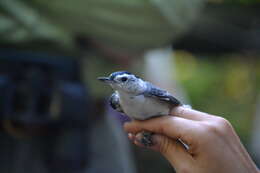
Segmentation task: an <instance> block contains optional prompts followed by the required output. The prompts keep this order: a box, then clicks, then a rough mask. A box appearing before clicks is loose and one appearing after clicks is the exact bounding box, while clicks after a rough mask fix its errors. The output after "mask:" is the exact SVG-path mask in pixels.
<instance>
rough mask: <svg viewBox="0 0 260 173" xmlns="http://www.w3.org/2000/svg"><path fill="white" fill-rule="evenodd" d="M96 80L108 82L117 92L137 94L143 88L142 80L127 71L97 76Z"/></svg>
mask: <svg viewBox="0 0 260 173" xmlns="http://www.w3.org/2000/svg"><path fill="white" fill-rule="evenodd" d="M98 80H100V81H102V82H105V83H107V84H109V85H110V86H111V87H112V88H113V89H114V90H117V91H119V92H125V93H130V94H139V93H142V92H143V91H144V90H145V83H144V81H143V80H142V79H141V78H139V77H137V76H135V75H134V74H132V73H129V72H127V71H118V72H114V73H112V74H110V75H109V77H99V78H98Z"/></svg>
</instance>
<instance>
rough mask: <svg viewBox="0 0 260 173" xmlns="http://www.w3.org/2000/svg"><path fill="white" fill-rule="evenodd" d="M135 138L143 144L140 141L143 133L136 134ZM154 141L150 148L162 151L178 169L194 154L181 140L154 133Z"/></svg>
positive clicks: (187, 162)
mask: <svg viewBox="0 0 260 173" xmlns="http://www.w3.org/2000/svg"><path fill="white" fill-rule="evenodd" d="M135 138H136V139H135V143H136V144H137V145H139V146H141V145H142V144H141V143H139V142H138V141H140V139H141V138H142V133H138V134H136V137H135ZM152 141H153V144H154V145H152V146H151V147H148V148H150V149H152V150H155V151H158V152H160V153H161V154H162V155H163V156H164V157H165V158H166V159H167V160H168V161H169V162H170V163H171V165H172V166H173V167H174V168H175V169H176V170H179V169H181V168H182V167H184V166H185V165H187V164H189V163H190V162H191V160H192V156H191V155H190V154H189V153H188V152H187V151H186V149H185V147H184V146H183V144H182V143H181V142H180V141H179V140H174V139H172V138H169V137H167V136H164V135H160V134H154V135H152Z"/></svg>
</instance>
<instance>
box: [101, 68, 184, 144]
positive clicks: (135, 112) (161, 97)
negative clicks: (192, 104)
mask: <svg viewBox="0 0 260 173" xmlns="http://www.w3.org/2000/svg"><path fill="white" fill-rule="evenodd" d="M97 79H98V80H100V81H102V82H104V83H106V84H108V85H109V86H110V87H111V88H112V89H113V90H114V93H113V94H112V95H111V96H110V98H109V103H110V106H111V107H112V108H113V109H115V110H116V111H118V112H120V113H123V114H125V115H127V116H128V117H129V118H131V119H135V120H147V119H150V118H154V117H158V116H164V115H169V114H170V111H171V109H172V108H174V107H176V106H182V103H181V102H180V101H179V100H178V99H176V98H175V97H174V96H172V95H171V94H170V93H169V92H168V91H166V90H163V89H161V88H159V87H157V86H155V85H153V84H152V83H150V82H148V81H145V80H143V79H141V78H140V77H138V76H136V75H134V74H132V73H130V72H128V71H116V72H113V73H111V74H110V75H109V76H108V77H98V78H97ZM152 135H153V133H151V132H142V139H141V141H140V142H141V143H142V144H143V145H144V146H152V145H153V142H152Z"/></svg>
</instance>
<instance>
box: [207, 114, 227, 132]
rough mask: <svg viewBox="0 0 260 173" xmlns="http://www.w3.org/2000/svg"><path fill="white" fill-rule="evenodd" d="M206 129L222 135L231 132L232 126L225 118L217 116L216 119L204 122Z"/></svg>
mask: <svg viewBox="0 0 260 173" xmlns="http://www.w3.org/2000/svg"><path fill="white" fill-rule="evenodd" d="M204 129H205V131H206V132H207V133H210V134H215V135H221V136H222V135H225V134H226V133H227V132H229V131H230V130H231V129H232V126H231V124H230V123H229V121H228V120H226V119H225V118H222V117H215V118H214V120H212V121H210V122H207V123H206V124H204Z"/></svg>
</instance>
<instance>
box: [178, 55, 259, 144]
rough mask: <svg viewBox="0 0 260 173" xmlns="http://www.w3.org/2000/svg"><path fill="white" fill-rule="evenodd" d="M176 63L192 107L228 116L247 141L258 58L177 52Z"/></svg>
mask: <svg viewBox="0 0 260 173" xmlns="http://www.w3.org/2000/svg"><path fill="white" fill-rule="evenodd" d="M251 59H252V58H251ZM176 66H177V73H178V74H177V76H178V81H179V82H180V83H181V84H182V86H183V87H184V89H185V90H186V91H187V93H188V96H189V98H190V100H191V102H192V105H193V107H194V108H195V109H199V110H202V111H205V112H209V113H211V114H215V115H220V116H223V117H225V118H227V119H228V120H229V121H230V122H231V123H232V124H233V126H234V127H235V129H236V130H237V132H238V133H239V135H240V136H241V138H242V140H243V141H244V142H246V141H247V139H248V138H249V137H250V130H251V122H252V118H253V115H254V111H255V102H256V95H257V89H259V88H260V70H259V69H260V61H256V60H254V61H249V60H248V58H246V57H240V56H238V55H229V56H225V57H214V58H211V59H207V58H200V59H198V58H196V57H194V56H193V55H191V54H189V53H187V52H177V53H176ZM257 67H258V68H257Z"/></svg>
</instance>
